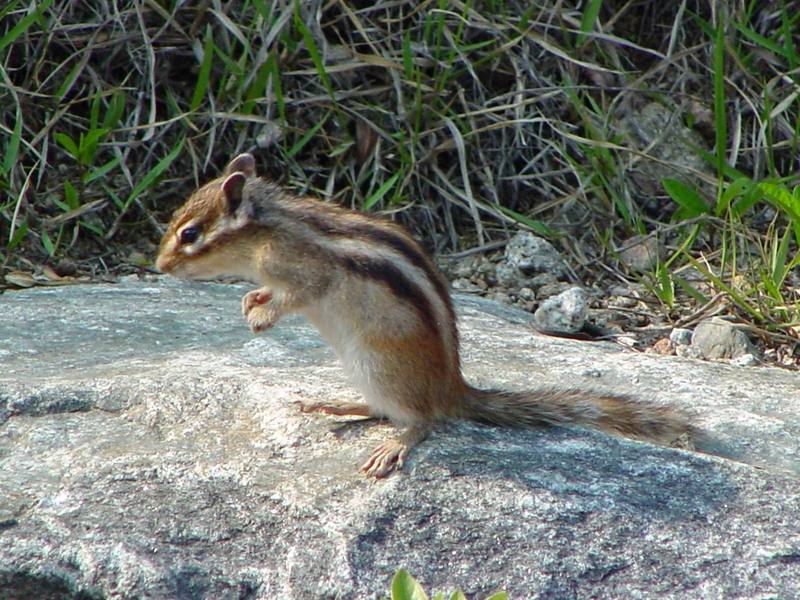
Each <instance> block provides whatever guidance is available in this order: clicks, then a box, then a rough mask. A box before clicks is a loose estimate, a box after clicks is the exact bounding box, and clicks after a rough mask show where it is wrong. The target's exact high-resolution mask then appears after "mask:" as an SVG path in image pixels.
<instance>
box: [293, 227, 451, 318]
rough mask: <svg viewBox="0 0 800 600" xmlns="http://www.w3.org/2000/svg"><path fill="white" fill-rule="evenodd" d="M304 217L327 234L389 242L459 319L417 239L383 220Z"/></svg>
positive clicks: (439, 277) (442, 283)
mask: <svg viewBox="0 0 800 600" xmlns="http://www.w3.org/2000/svg"><path fill="white" fill-rule="evenodd" d="M302 218H303V220H304V221H305V222H306V223H308V224H309V225H311V226H312V227H314V228H315V229H317V230H318V231H320V232H322V233H324V234H327V235H333V236H337V237H359V238H361V239H364V240H367V241H372V242H377V243H379V244H385V245H387V246H389V247H390V248H392V249H393V250H394V251H396V252H397V253H398V254H400V255H402V256H404V257H405V258H406V259H408V261H409V262H410V263H411V264H412V265H414V266H415V267H417V268H418V269H420V270H421V271H422V272H423V273H425V275H427V277H428V280H429V281H430V282H431V283H432V284H433V286H434V289H435V290H436V294H437V295H438V296H439V298H440V299H441V301H442V304H444V306H445V307H446V308H447V312H448V313H449V315H450V318H451V319H452V320H453V321H455V313H454V312H453V306H452V302H451V301H450V294H449V293H448V290H447V286H446V284H445V283H444V281H443V280H442V277H441V276H440V275H439V274H438V273H437V272H436V270H435V268H434V267H433V266H432V265H431V262H430V260H429V259H428V257H427V256H426V255H425V254H424V252H423V251H422V250H420V249H419V248H418V247H417V244H416V243H415V242H414V241H413V240H410V239H408V238H406V236H405V235H403V234H401V233H398V232H395V231H393V230H391V229H389V228H388V227H385V226H381V224H380V223H376V224H374V225H373V224H370V223H354V222H348V223H340V222H337V221H334V220H333V219H326V218H325V217H324V215H321V214H314V213H310V214H305V215H303V217H302Z"/></svg>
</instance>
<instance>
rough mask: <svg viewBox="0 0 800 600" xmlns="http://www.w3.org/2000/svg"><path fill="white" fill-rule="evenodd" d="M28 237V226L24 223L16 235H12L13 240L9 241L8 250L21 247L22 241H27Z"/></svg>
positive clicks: (18, 228)
mask: <svg viewBox="0 0 800 600" xmlns="http://www.w3.org/2000/svg"><path fill="white" fill-rule="evenodd" d="M26 235H28V224H27V223H23V224H22V225H20V226H19V227H17V230H16V231H15V232H14V235H12V236H11V239H10V240H8V243H7V244H6V248H8V249H9V250H13V249H14V248H16V247H17V246H19V244H20V243H21V242H22V240H24V239H25V236H26Z"/></svg>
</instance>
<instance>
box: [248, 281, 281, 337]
mask: <svg viewBox="0 0 800 600" xmlns="http://www.w3.org/2000/svg"><path fill="white" fill-rule="evenodd" d="M242 314H243V315H244V316H245V319H247V324H248V325H250V331H252V332H253V333H261V332H262V331H266V330H267V329H269V328H270V327H272V326H273V325H275V323H277V321H278V318H279V317H280V313H279V312H278V310H277V309H276V308H275V305H274V301H273V298H272V291H271V290H269V289H267V288H259V289H257V290H253V291H251V292H247V293H246V294H245V295H244V297H243V298H242Z"/></svg>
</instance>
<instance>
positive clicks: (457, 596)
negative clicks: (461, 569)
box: [448, 590, 467, 600]
mask: <svg viewBox="0 0 800 600" xmlns="http://www.w3.org/2000/svg"><path fill="white" fill-rule="evenodd" d="M448 600H467V597H466V596H465V595H464V592H462V591H461V590H456V591H455V592H453V593H452V594H450V598H449V599H448Z"/></svg>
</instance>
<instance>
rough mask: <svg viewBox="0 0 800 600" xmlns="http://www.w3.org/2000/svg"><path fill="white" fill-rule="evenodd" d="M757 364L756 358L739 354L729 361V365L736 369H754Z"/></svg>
mask: <svg viewBox="0 0 800 600" xmlns="http://www.w3.org/2000/svg"><path fill="white" fill-rule="evenodd" d="M758 362H759V361H758V357H756V356H755V355H753V354H740V355H739V356H737V357H736V358H732V359H731V364H732V365H734V366H736V367H755V366H756V365H757V364H758Z"/></svg>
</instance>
